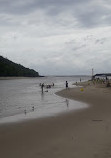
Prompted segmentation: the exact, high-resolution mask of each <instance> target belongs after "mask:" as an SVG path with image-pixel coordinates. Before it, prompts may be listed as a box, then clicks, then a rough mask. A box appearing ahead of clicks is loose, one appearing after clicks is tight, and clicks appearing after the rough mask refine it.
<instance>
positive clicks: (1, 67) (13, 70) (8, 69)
mask: <svg viewBox="0 0 111 158" xmlns="http://www.w3.org/2000/svg"><path fill="white" fill-rule="evenodd" d="M0 76H1V77H8V76H18V77H19V76H20V77H39V73H38V72H36V71H35V70H32V69H29V68H25V67H24V66H22V65H20V64H16V63H14V62H12V61H10V60H8V59H6V58H4V57H2V56H0Z"/></svg>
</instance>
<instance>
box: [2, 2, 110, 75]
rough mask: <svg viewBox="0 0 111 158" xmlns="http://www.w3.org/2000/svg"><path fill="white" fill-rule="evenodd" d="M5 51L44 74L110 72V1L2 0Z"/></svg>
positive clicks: (26, 65) (11, 57)
mask: <svg viewBox="0 0 111 158" xmlns="http://www.w3.org/2000/svg"><path fill="white" fill-rule="evenodd" d="M0 55H3V56H4V57H7V58H8V59H10V60H12V61H14V62H16V63H19V64H22V65H24V66H25V67H29V68H32V69H35V70H36V71H38V72H39V73H40V74H41V75H78V74H87V75H90V74H91V69H92V68H94V72H95V73H102V72H111V0H0Z"/></svg>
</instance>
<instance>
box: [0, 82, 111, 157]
mask: <svg viewBox="0 0 111 158" xmlns="http://www.w3.org/2000/svg"><path fill="white" fill-rule="evenodd" d="M57 95H60V96H62V97H66V98H70V99H75V100H78V101H81V102H85V103H87V104H89V108H85V109H83V110H78V111H76V112H70V113H68V114H63V115H59V116H57V117H50V118H44V119H37V120H33V121H27V122H22V123H13V124H7V125H5V124H4V125H1V126H0V155H1V157H2V158H15V157H16V158H110V157H111V97H110V96H111V89H110V88H104V87H95V86H92V85H84V88H83V90H82V91H81V88H80V87H76V88H73V89H68V90H62V91H61V92H58V93H57Z"/></svg>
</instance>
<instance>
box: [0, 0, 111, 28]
mask: <svg viewBox="0 0 111 158" xmlns="http://www.w3.org/2000/svg"><path fill="white" fill-rule="evenodd" d="M106 4H107V5H108V4H109V5H110V4H111V2H108V1H104V0H103V1H101V3H100V4H98V3H92V0H32V1H29V0H24V1H23V0H22V1H21V0H19V1H18V0H4V1H3V0H0V13H7V14H14V15H24V14H27V15H28V14H30V13H33V12H34V11H37V10H42V11H43V12H44V13H45V14H46V15H47V16H48V17H50V21H51V20H52V21H53V23H58V24H59V25H63V26H68V25H70V26H71V27H72V28H73V26H74V25H71V24H70V23H73V21H74V19H76V21H77V22H78V25H77V27H95V26H99V25H110V24H111V20H110V19H111V9H110V7H109V8H108V7H106ZM61 13H65V14H63V15H62V17H61V18H60V17H59V15H60V14H61ZM67 13H69V14H70V15H71V18H70V19H69V21H67V20H66V19H65V17H64V16H67ZM54 16H55V17H56V18H54ZM53 18H54V19H55V20H54V19H53Z"/></svg>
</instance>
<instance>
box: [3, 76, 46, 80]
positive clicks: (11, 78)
mask: <svg viewBox="0 0 111 158" xmlns="http://www.w3.org/2000/svg"><path fill="white" fill-rule="evenodd" d="M40 77H45V76H38V77H0V80H15V79H30V78H40Z"/></svg>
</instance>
